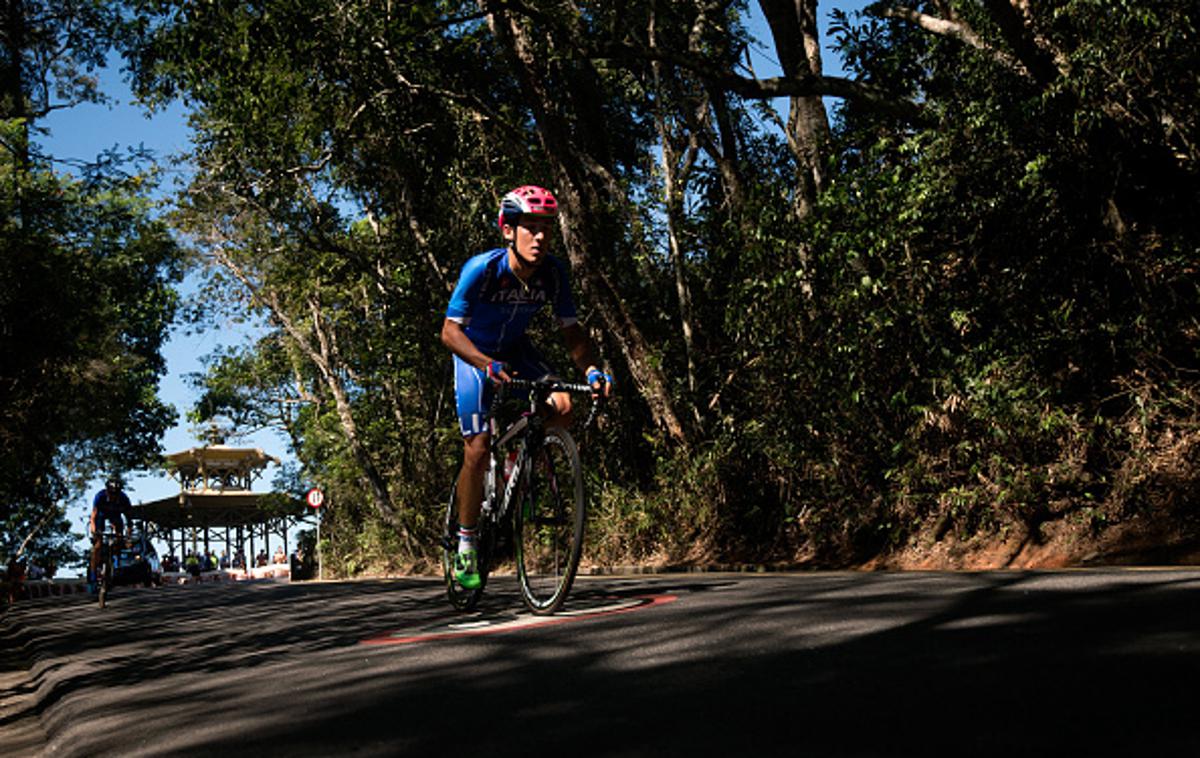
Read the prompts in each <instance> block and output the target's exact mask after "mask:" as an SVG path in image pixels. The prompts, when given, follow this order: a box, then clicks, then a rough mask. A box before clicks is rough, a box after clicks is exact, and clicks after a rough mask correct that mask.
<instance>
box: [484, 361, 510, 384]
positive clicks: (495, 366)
mask: <svg viewBox="0 0 1200 758" xmlns="http://www.w3.org/2000/svg"><path fill="white" fill-rule="evenodd" d="M508 372H509V366H508V364H507V363H505V362H504V361H491V362H490V363H488V365H487V378H488V379H490V380H492V382H494V383H496V384H504V383H505V382H507V381H509V380H510V379H512V376H510V375H509V373H508Z"/></svg>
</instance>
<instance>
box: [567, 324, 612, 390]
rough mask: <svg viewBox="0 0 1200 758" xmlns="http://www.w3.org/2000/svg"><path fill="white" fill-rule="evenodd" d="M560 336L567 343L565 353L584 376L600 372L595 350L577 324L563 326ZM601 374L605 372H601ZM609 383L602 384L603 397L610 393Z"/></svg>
mask: <svg viewBox="0 0 1200 758" xmlns="http://www.w3.org/2000/svg"><path fill="white" fill-rule="evenodd" d="M562 335H563V340H564V341H565V342H566V343H567V351H568V352H569V353H570V354H571V360H573V361H575V365H576V366H578V367H579V370H580V371H582V372H583V375H584V376H588V375H589V374H591V373H592V372H593V371H599V370H600V364H599V362H598V361H597V359H596V348H595V346H594V345H593V344H592V340H591V339H590V338H589V337H588V335H587V332H585V331H584V330H583V327H582V326H580V325H579V324H570V325H568V326H564V327H563V328H562ZM601 373H602V374H603V373H605V372H603V371H601ZM611 382H612V380H611V379H608V380H607V381H606V382H605V383H604V388H603V394H604V396H605V397H608V396H609V395H610V394H611V393H612V384H611ZM592 391H593V394H594V393H595V392H596V385H593V386H592Z"/></svg>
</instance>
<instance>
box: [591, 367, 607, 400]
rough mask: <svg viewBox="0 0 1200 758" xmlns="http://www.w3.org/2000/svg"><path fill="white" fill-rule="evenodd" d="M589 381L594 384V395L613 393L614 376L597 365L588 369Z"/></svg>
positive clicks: (604, 395) (602, 395) (605, 395)
mask: <svg viewBox="0 0 1200 758" xmlns="http://www.w3.org/2000/svg"><path fill="white" fill-rule="evenodd" d="M587 383H588V384H590V385H591V386H592V396H593V397H608V396H610V395H611V394H612V385H613V379H612V377H611V376H609V375H608V374H606V373H604V372H603V371H601V370H600V369H598V368H596V367H595V366H592V367H591V368H589V369H588V370H587Z"/></svg>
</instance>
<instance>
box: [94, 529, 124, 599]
mask: <svg viewBox="0 0 1200 758" xmlns="http://www.w3.org/2000/svg"><path fill="white" fill-rule="evenodd" d="M99 540H100V558H99V560H98V561H97V562H96V601H97V604H98V605H99V606H100V607H101V608H103V607H104V605H105V603H107V602H108V593H109V592H110V591H111V590H112V588H113V584H114V577H115V576H116V556H117V551H118V550H119V549H120V546H121V544H122V542H123V540H122V538H121V535H120V534H117V533H116V532H113V531H109V530H105V531H103V532H101V533H100V537H99Z"/></svg>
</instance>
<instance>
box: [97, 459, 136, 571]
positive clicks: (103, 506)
mask: <svg viewBox="0 0 1200 758" xmlns="http://www.w3.org/2000/svg"><path fill="white" fill-rule="evenodd" d="M105 522H108V523H110V524H112V525H113V529H114V530H116V532H117V533H118V534H120V533H121V532H122V531H124V532H125V537H126V539H128V538H129V537H130V536H131V534H132V532H133V504H132V503H130V502H129V496H128V495H126V494H125V491H124V490H122V489H121V480H120V479H118V478H117V477H115V476H114V477H109V479H108V481H106V482H105V483H104V489H102V490H100V491H99V492H97V493H96V497H95V498H93V499H92V517H91V519H90V520H89V522H88V533H89V534H91V536H92V557H91V561H90V562H89V563H88V569H89V571H88V577H89V578H90V579H89V587H92V586H93V585H94V583H95V576H96V564H97V563H99V562H100V535H101V534H102V533H103V532H104V524H105Z"/></svg>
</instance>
